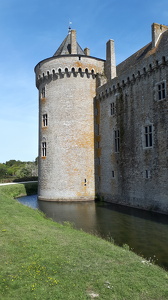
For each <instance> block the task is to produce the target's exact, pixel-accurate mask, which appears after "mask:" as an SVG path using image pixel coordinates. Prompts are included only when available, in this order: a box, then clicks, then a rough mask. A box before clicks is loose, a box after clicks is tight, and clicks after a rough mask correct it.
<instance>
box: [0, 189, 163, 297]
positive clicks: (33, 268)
mask: <svg viewBox="0 0 168 300" xmlns="http://www.w3.org/2000/svg"><path fill="white" fill-rule="evenodd" d="M23 188H24V186H23V185H21V184H19V185H13V186H10V191H9V186H6V187H4V186H3V187H0V205H1V209H0V235H1V237H0V240H1V251H0V261H1V262H0V268H1V269H0V274H1V275H0V291H1V293H0V299H1V300H3V299H4V300H7V299H10V300H11V299H12V300H13V299H14V300H15V299H21V300H25V299H26V300H30V299H31V300H32V299H43V300H46V299H48V300H57V299H58V300H59V299H62V300H71V299H74V300H80V299H81V300H85V299H101V300H104V299H107V300H112V299H115V300H119V299H122V300H129V299H130V300H147V299H150V300H154V299H157V300H165V299H168V289H167V284H168V273H167V272H166V271H164V270H163V269H161V268H159V267H158V266H154V265H151V264H150V263H149V262H147V261H145V260H144V259H142V258H141V257H138V256H137V255H136V254H134V253H132V252H130V251H128V250H126V249H123V248H119V247H117V246H115V245H113V244H111V243H109V242H107V241H104V240H102V239H100V238H97V237H95V236H91V235H89V234H86V233H84V232H82V231H77V230H74V229H73V228H71V227H70V226H69V225H68V224H66V225H64V226H63V225H60V224H57V223H55V222H52V221H51V220H48V219H46V218H45V217H44V215H43V214H42V213H40V212H39V211H36V210H33V209H31V208H29V207H26V206H23V205H22V204H20V203H18V202H17V200H14V199H13V198H12V197H13V196H17V195H16V194H17V193H18V194H21V193H22V192H23V190H22V189H23ZM86 222H87V220H86Z"/></svg>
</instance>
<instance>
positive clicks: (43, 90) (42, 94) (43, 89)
mask: <svg viewBox="0 0 168 300" xmlns="http://www.w3.org/2000/svg"><path fill="white" fill-rule="evenodd" d="M41 98H45V87H43V88H42V90H41Z"/></svg>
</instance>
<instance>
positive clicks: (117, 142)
mask: <svg viewBox="0 0 168 300" xmlns="http://www.w3.org/2000/svg"><path fill="white" fill-rule="evenodd" d="M114 137H115V152H119V150H120V132H119V130H115V131H114Z"/></svg>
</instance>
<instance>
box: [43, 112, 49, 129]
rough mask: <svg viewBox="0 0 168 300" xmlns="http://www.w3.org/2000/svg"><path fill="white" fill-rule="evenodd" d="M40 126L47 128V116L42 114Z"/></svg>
mask: <svg viewBox="0 0 168 300" xmlns="http://www.w3.org/2000/svg"><path fill="white" fill-rule="evenodd" d="M42 125H43V127H47V126H48V118H47V114H44V115H43V117H42Z"/></svg>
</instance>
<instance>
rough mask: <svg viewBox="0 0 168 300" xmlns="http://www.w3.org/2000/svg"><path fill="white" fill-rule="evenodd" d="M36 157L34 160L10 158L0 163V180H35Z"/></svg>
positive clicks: (36, 174) (36, 172) (36, 171)
mask: <svg viewBox="0 0 168 300" xmlns="http://www.w3.org/2000/svg"><path fill="white" fill-rule="evenodd" d="M37 176H38V157H37V158H36V159H35V161H26V162H25V161H20V160H14V159H11V160H9V161H6V163H0V181H1V182H11V181H21V180H23V181H27V180H37Z"/></svg>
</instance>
